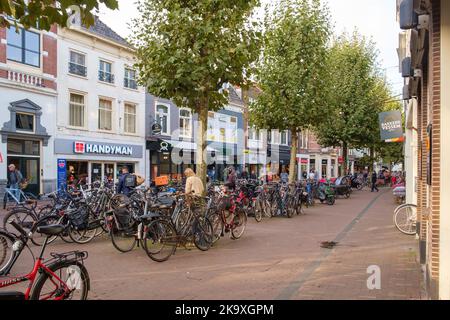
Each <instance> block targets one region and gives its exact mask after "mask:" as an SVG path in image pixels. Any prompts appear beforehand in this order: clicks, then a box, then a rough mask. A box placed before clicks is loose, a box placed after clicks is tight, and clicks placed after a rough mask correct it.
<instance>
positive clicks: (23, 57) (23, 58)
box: [5, 26, 42, 69]
mask: <svg viewBox="0 0 450 320" xmlns="http://www.w3.org/2000/svg"><path fill="white" fill-rule="evenodd" d="M11 28H12V26H11V27H9V28H7V29H6V52H5V53H6V60H8V61H12V62H15V63H20V64H24V65H27V66H30V67H33V68H39V69H40V68H41V67H42V62H41V58H42V39H41V34H40V33H39V32H35V31H31V30H26V29H24V28H22V27H19V29H20V37H21V39H20V42H21V47H18V46H17V45H15V44H10V43H9V42H8V32H9V30H10V29H11ZM13 32H15V31H13ZM27 32H28V33H32V34H35V35H37V36H38V40H39V51H38V52H36V51H34V50H30V49H26V41H25V35H26V33H27ZM8 47H13V48H16V49H20V50H21V60H20V61H19V60H16V59H11V58H9V57H8ZM27 51H28V52H31V53H34V54H38V56H39V58H38V65H34V64H31V63H26V62H25V61H26V55H25V53H26V52H27Z"/></svg>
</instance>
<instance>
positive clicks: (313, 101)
mask: <svg viewBox="0 0 450 320" xmlns="http://www.w3.org/2000/svg"><path fill="white" fill-rule="evenodd" d="M265 30H266V31H265V35H264V48H263V55H262V58H261V59H260V62H259V65H258V73H257V75H258V77H257V82H258V85H259V86H260V88H261V90H262V94H261V95H260V96H259V97H258V100H257V101H256V102H255V103H254V104H253V105H252V106H251V112H250V115H251V122H252V123H253V124H254V125H256V126H257V127H259V128H264V129H279V130H287V129H288V130H292V131H299V130H301V129H305V128H308V127H310V126H311V125H315V124H316V123H317V122H318V121H320V119H321V118H322V117H323V115H324V112H326V111H325V106H326V103H325V102H326V95H325V94H324V93H325V92H324V91H323V90H321V88H323V79H324V77H326V75H325V74H326V61H327V58H328V57H327V56H328V54H327V43H328V40H329V36H330V23H329V14H328V10H327V9H326V7H323V6H321V4H320V1H302V0H282V1H280V2H279V4H278V5H277V6H276V7H275V8H274V10H273V14H271V15H267V16H266V21H265Z"/></svg>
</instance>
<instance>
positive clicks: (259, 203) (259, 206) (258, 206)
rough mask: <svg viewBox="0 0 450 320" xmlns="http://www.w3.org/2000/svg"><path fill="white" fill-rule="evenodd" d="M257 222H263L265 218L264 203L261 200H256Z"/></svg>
mask: <svg viewBox="0 0 450 320" xmlns="http://www.w3.org/2000/svg"><path fill="white" fill-rule="evenodd" d="M253 211H254V212H255V220H256V222H261V221H262V219H263V205H262V201H261V200H259V199H258V200H256V202H255V207H254V210H253Z"/></svg>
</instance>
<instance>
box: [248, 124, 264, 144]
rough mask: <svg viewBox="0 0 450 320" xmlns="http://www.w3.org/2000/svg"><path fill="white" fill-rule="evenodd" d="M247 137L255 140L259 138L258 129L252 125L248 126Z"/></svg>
mask: <svg viewBox="0 0 450 320" xmlns="http://www.w3.org/2000/svg"><path fill="white" fill-rule="evenodd" d="M248 139H249V140H255V141H259V140H261V134H260V131H259V130H258V129H256V128H254V127H249V128H248Z"/></svg>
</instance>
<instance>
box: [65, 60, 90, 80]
mask: <svg viewBox="0 0 450 320" xmlns="http://www.w3.org/2000/svg"><path fill="white" fill-rule="evenodd" d="M69 73H71V74H75V75H77V76H82V77H86V76H87V67H86V66H83V65H81V64H77V63H73V62H69Z"/></svg>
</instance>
